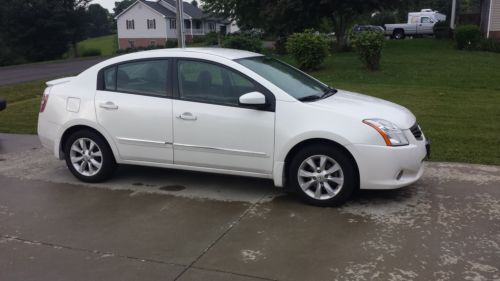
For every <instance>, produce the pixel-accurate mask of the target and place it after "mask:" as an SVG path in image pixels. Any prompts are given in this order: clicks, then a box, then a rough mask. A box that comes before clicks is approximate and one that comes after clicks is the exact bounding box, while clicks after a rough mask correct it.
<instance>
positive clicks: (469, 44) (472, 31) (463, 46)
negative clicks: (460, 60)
mask: <svg viewBox="0 0 500 281" xmlns="http://www.w3.org/2000/svg"><path fill="white" fill-rule="evenodd" d="M480 40H481V30H480V29H479V26H477V25H472V24H470V25H462V26H459V27H457V28H456V29H455V43H456V44H457V48H458V49H459V50H474V49H476V48H477V47H478V44H479V41H480Z"/></svg>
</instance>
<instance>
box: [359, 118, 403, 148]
mask: <svg viewBox="0 0 500 281" xmlns="http://www.w3.org/2000/svg"><path fill="white" fill-rule="evenodd" d="M363 123H365V124H366V125H368V126H370V127H372V128H374V129H375V130H377V132H378V133H379V134H380V135H381V136H382V138H383V139H384V141H385V144H387V145H388V146H402V145H408V138H406V136H405V134H404V132H403V131H402V130H401V129H400V128H399V127H398V126H396V125H395V124H393V123H392V122H389V121H387V120H383V119H365V120H363Z"/></svg>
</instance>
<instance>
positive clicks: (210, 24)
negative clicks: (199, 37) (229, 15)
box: [208, 22, 215, 31]
mask: <svg viewBox="0 0 500 281" xmlns="http://www.w3.org/2000/svg"><path fill="white" fill-rule="evenodd" d="M208 29H209V30H210V31H215V23H213V22H211V23H209V24H208Z"/></svg>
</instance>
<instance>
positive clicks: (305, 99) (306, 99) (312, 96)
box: [298, 95, 323, 101]
mask: <svg viewBox="0 0 500 281" xmlns="http://www.w3.org/2000/svg"><path fill="white" fill-rule="evenodd" d="M322 97H323V95H321V96H318V95H310V96H305V97H301V98H300V99H298V100H299V101H315V100H319V99H321V98H322Z"/></svg>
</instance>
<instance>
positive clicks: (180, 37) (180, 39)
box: [176, 0, 186, 48]
mask: <svg viewBox="0 0 500 281" xmlns="http://www.w3.org/2000/svg"><path fill="white" fill-rule="evenodd" d="M176 3H177V7H176V8H177V46H178V47H179V48H186V41H185V38H184V17H183V16H184V5H183V4H182V0H176Z"/></svg>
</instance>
